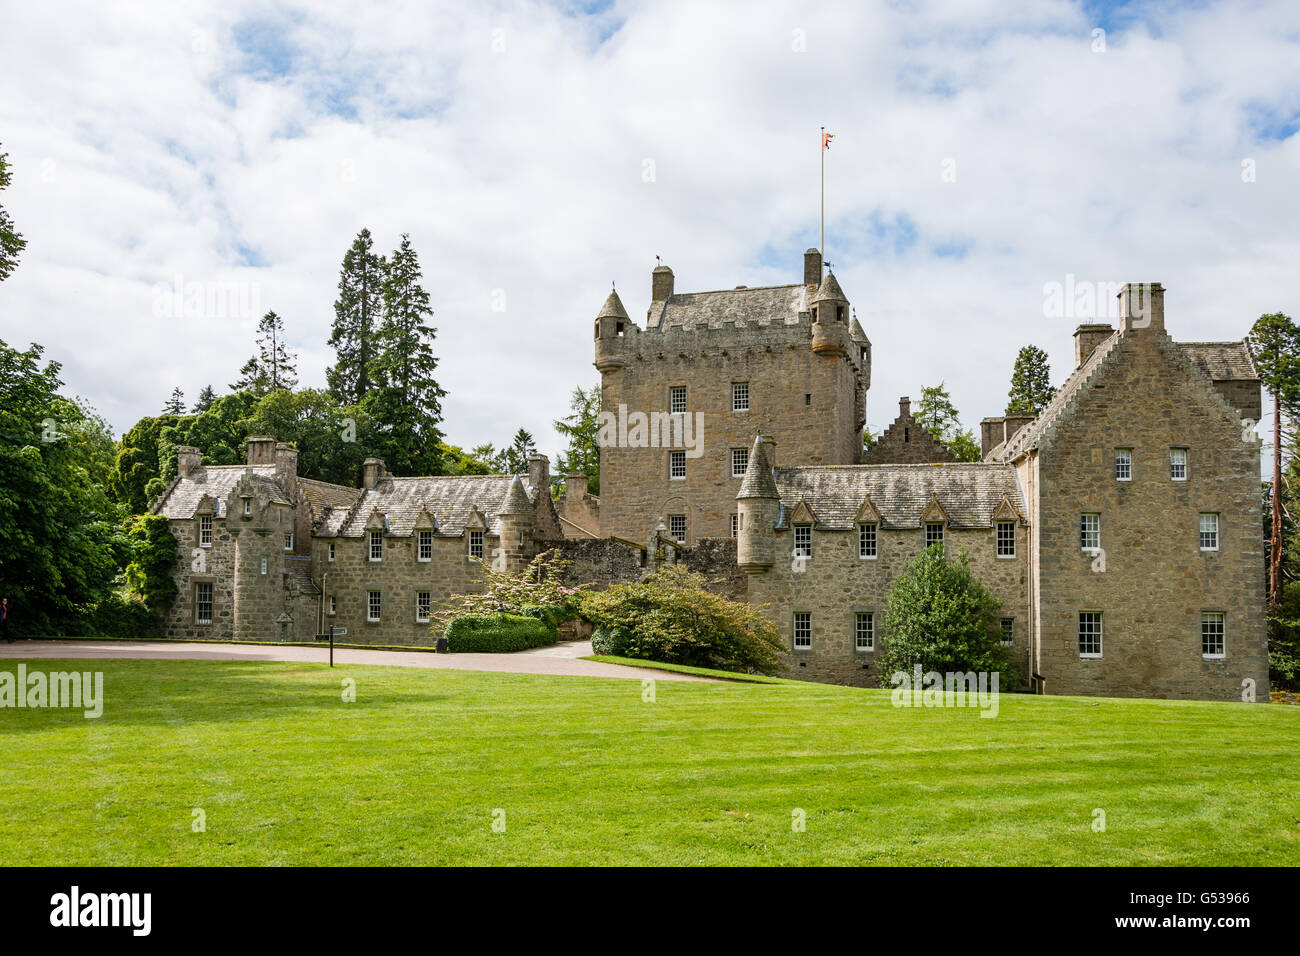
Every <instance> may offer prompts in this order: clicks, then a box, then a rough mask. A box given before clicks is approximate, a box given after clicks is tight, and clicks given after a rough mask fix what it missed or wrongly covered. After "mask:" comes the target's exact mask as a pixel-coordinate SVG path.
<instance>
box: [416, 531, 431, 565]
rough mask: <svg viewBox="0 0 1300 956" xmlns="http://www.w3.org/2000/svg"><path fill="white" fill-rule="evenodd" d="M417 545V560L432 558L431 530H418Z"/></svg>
mask: <svg viewBox="0 0 1300 956" xmlns="http://www.w3.org/2000/svg"><path fill="white" fill-rule="evenodd" d="M418 547H419V551H418V552H417V558H418V560H420V561H432V560H433V532H432V531H421V532H420V541H419V546H418Z"/></svg>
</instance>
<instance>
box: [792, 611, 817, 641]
mask: <svg viewBox="0 0 1300 956" xmlns="http://www.w3.org/2000/svg"><path fill="white" fill-rule="evenodd" d="M801 619H802V620H801ZM801 625H802V627H801ZM801 636H802V639H803V641H804V643H802V644H800V643H799V641H800V637H801ZM790 646H791V647H792V648H793V649H794V650H796V651H810V650H812V613H811V612H809V611H795V612H794V615H793V617H792V618H791V620H790Z"/></svg>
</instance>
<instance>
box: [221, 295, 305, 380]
mask: <svg viewBox="0 0 1300 956" xmlns="http://www.w3.org/2000/svg"><path fill="white" fill-rule="evenodd" d="M239 375H240V378H239V381H237V382H235V383H234V384H232V385H231V386H230V387H231V388H232V389H233V390H235V391H237V392H238V391H250V392H252V393H253V394H254V395H256V396H257V397H258V398H261V397H262V396H263V395H266V394H268V393H270V392H273V391H275V390H276V389H280V388H288V389H292V388H294V387H295V386H296V385H297V384H298V356H297V354H296V353H295V352H294V351H293V350H292V349H290V348H288V347H287V346H286V345H285V335H284V320H283V319H281V318H280V317H279V316H278V315H276V314H275V313H274V312H268V313H266V315H264V316H262V318H261V321H259V322H258V323H257V354H256V355H254V356H253V357H252V358H250V359H249V360H248V361H247V362H245V363H244V365H243V367H242V368H240V370H239Z"/></svg>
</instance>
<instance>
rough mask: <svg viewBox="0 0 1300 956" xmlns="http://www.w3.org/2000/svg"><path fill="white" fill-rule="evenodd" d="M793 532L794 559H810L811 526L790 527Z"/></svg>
mask: <svg viewBox="0 0 1300 956" xmlns="http://www.w3.org/2000/svg"><path fill="white" fill-rule="evenodd" d="M790 527H791V530H792V531H793V532H794V554H795V556H796V557H803V558H811V557H812V553H813V552H812V525H810V524H796V525H791V526H790Z"/></svg>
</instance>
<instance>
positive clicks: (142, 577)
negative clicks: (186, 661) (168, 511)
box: [126, 515, 177, 615]
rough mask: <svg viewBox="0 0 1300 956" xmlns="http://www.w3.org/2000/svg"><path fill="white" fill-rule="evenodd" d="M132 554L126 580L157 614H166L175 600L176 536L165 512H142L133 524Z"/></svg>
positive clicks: (131, 532)
mask: <svg viewBox="0 0 1300 956" xmlns="http://www.w3.org/2000/svg"><path fill="white" fill-rule="evenodd" d="M130 538H131V546H132V551H133V557H132V560H131V563H130V564H129V565H127V568H126V581H127V585H128V586H129V587H130V588H131V591H132V592H133V593H135V594H138V595H139V596H140V597H141V599H143V601H144V605H145V607H147V608H148V609H149V610H150V611H151V612H153V613H154V614H155V615H162V614H165V613H166V612H167V611H168V610H169V609H170V608H171V606H172V604H173V603H174V602H175V600H176V594H177V591H176V580H175V578H174V576H173V574H172V572H173V571H174V570H175V565H176V551H177V547H176V537H175V536H174V535H173V534H172V529H171V522H169V521H168V520H167V518H165V517H164V516H162V515H141V516H140V517H138V518H137V519H136V520H135V522H134V523H133V524H132V525H131V531H130Z"/></svg>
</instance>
